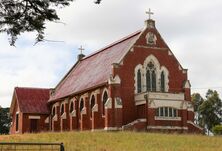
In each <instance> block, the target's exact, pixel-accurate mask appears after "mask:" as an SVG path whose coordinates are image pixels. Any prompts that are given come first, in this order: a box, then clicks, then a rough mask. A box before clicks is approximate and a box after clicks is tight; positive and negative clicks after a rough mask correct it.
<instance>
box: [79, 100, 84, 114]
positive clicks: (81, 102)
mask: <svg viewBox="0 0 222 151" xmlns="http://www.w3.org/2000/svg"><path fill="white" fill-rule="evenodd" d="M83 108H84V102H83V99H81V100H80V104H79V110H80V112H81V111H82V109H83Z"/></svg>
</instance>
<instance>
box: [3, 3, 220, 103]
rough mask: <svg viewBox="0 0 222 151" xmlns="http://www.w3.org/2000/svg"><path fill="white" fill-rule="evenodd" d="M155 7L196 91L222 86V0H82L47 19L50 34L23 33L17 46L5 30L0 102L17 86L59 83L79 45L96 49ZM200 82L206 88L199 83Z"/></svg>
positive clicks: (6, 100) (140, 21)
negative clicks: (39, 38)
mask: <svg viewBox="0 0 222 151" xmlns="http://www.w3.org/2000/svg"><path fill="white" fill-rule="evenodd" d="M149 8H151V9H152V11H154V16H153V17H152V18H153V19H154V20H155V21H156V27H157V29H158V30H159V32H160V34H161V35H162V37H163V38H164V40H165V41H166V42H167V44H168V45H169V47H170V48H171V50H172V51H173V53H174V54H175V56H176V57H177V59H178V60H179V61H180V63H181V64H182V66H183V67H184V68H188V76H189V79H190V81H191V85H192V88H193V89H192V92H201V93H202V94H204V93H205V92H206V90H207V89H204V88H214V87H217V88H216V90H218V91H219V92H220V93H221V92H222V89H221V87H222V85H221V84H222V66H221V65H222V59H221V57H222V46H221V45H220V43H221V40H222V28H221V27H222V21H221V19H222V16H221V14H222V9H221V8H222V1H221V0H214V1H212V0H195V1H193V0H186V1H185V0H167V1H166V0H149V1H147V0H140V1H130V2H129V1H128V0H121V1H119V0H103V1H102V3H101V5H95V4H94V3H93V1H88V0H76V1H74V2H73V3H72V4H71V5H70V6H69V7H67V8H65V9H59V10H58V13H59V16H60V19H61V22H64V23H65V24H56V23H47V26H46V27H47V30H46V31H45V33H46V39H50V40H58V41H63V42H61V43H54V42H44V43H38V44H37V45H35V46H33V44H34V43H35V41H34V40H35V33H25V34H23V35H21V36H20V37H19V40H18V41H17V43H16V47H11V46H9V43H8V37H7V35H5V34H1V35H0V84H1V86H0V105H1V106H4V107H6V106H10V102H11V98H12V92H13V89H14V87H15V86H25V87H47V88H48V87H55V85H56V84H57V83H58V82H59V81H60V80H61V79H62V77H63V76H64V75H65V74H66V72H67V71H68V70H69V69H70V68H71V67H72V65H73V64H74V63H75V62H76V57H77V54H78V53H79V51H78V47H79V46H80V45H83V47H84V48H85V49H86V50H85V51H84V53H85V54H90V53H92V52H94V51H96V50H98V49H100V48H102V47H104V46H106V45H108V44H110V43H112V42H114V41H116V40H118V39H120V38H122V37H124V36H127V35H128V34H130V33H133V32H135V31H137V30H139V29H142V28H143V26H144V20H145V19H147V15H146V14H145V11H147V10H148V9H149ZM195 88H200V89H195Z"/></svg>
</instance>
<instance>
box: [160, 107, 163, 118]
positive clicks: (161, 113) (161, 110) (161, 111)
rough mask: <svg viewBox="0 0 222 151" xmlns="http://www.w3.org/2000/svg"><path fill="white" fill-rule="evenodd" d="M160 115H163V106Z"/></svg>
mask: <svg viewBox="0 0 222 151" xmlns="http://www.w3.org/2000/svg"><path fill="white" fill-rule="evenodd" d="M160 116H163V107H161V108H160Z"/></svg>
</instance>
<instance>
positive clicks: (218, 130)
mask: <svg viewBox="0 0 222 151" xmlns="http://www.w3.org/2000/svg"><path fill="white" fill-rule="evenodd" d="M213 133H214V135H222V125H216V126H214V127H213Z"/></svg>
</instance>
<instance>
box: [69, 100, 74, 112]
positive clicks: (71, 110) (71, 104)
mask: <svg viewBox="0 0 222 151" xmlns="http://www.w3.org/2000/svg"><path fill="white" fill-rule="evenodd" d="M73 110H74V103H73V101H72V102H71V103H70V109H69V112H70V113H72V112H73Z"/></svg>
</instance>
